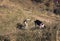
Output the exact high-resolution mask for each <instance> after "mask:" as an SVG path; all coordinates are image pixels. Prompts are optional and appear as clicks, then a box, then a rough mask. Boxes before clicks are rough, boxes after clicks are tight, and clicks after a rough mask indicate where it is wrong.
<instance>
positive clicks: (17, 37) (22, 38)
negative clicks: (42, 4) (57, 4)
mask: <svg viewBox="0 0 60 41" xmlns="http://www.w3.org/2000/svg"><path fill="white" fill-rule="evenodd" d="M26 18H30V19H31V22H30V24H29V27H28V28H32V27H34V23H33V21H34V20H36V19H38V20H41V21H43V23H45V25H46V26H47V28H46V29H40V30H39V29H34V30H19V29H16V24H17V23H23V20H24V19H26ZM49 23H50V24H49ZM58 23H59V24H60V16H59V15H55V14H52V13H51V14H48V13H47V12H46V11H42V12H41V11H39V10H38V9H37V7H35V5H33V4H32V3H31V1H30V0H29V1H26V0H18V1H17V0H4V1H2V2H1V4H0V35H2V37H4V39H5V38H6V36H8V37H7V38H10V40H11V41H44V40H42V38H43V36H42V34H43V33H44V32H46V33H47V32H49V33H53V31H54V32H55V31H56V30H53V31H52V28H53V27H54V26H55V25H56V24H58ZM57 27H58V28H59V27H60V25H57ZM49 28H50V29H49ZM44 34H45V33H44ZM53 34H55V33H53ZM53 34H52V35H53ZM51 37H52V38H54V36H51ZM4 39H2V40H4ZM54 39H55V38H54ZM54 39H53V40H51V41H54Z"/></svg>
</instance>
